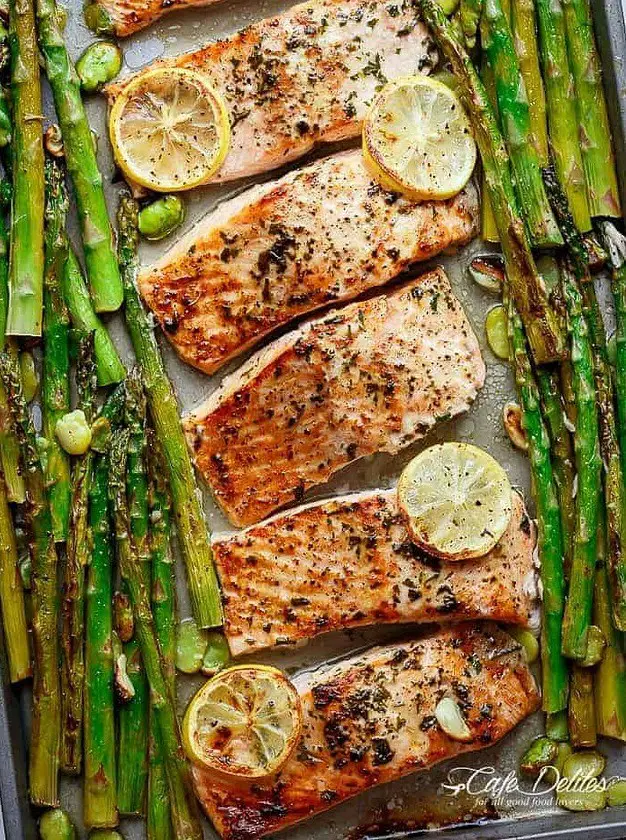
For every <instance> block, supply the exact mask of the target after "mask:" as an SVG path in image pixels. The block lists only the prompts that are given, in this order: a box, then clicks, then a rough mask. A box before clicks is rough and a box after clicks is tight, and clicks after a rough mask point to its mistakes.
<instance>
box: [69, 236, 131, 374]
mask: <svg viewBox="0 0 626 840" xmlns="http://www.w3.org/2000/svg"><path fill="white" fill-rule="evenodd" d="M63 296H64V297H65V303H66V305H67V308H68V309H69V312H70V318H71V320H72V324H73V325H74V327H75V328H76V329H78V330H80V331H81V332H85V333H88V332H92V333H94V342H95V354H96V370H97V373H98V385H100V386H101V387H106V386H107V385H116V384H117V383H118V382H121V381H122V380H123V379H124V377H125V376H126V370H125V369H124V365H123V364H122V362H121V361H120V357H119V355H118V353H117V350H116V349H115V344H114V343H113V341H112V340H111V336H110V335H109V331H108V330H107V328H106V327H105V325H104V324H103V323H102V321H101V320H100V319H99V318H98V316H97V315H96V313H95V311H94V308H93V305H92V303H91V298H90V297H89V290H88V289H87V284H86V283H85V280H84V278H83V272H82V270H81V267H80V264H79V262H78V258H77V257H76V254H75V253H74V250H73V249H72V248H71V247H70V249H69V252H68V256H67V261H66V263H65V271H64V272H63Z"/></svg>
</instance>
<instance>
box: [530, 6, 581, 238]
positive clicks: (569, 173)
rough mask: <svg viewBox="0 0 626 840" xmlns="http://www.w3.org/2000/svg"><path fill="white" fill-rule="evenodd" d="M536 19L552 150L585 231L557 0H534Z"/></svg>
mask: <svg viewBox="0 0 626 840" xmlns="http://www.w3.org/2000/svg"><path fill="white" fill-rule="evenodd" d="M537 19H538V23H539V34H540V54H541V63H542V66H543V79H544V82H545V86H546V100H547V104H548V127H549V134H550V144H551V147H552V153H553V155H554V160H555V164H556V170H557V174H558V176H559V180H560V182H561V184H562V185H563V189H564V190H565V193H566V195H567V199H568V201H569V205H570V207H571V209H572V213H573V214H574V219H575V221H576V226H577V227H578V229H579V230H580V231H582V232H583V233H585V232H586V231H588V230H590V229H591V218H590V215H589V202H588V198H587V186H586V183H585V172H584V168H583V161H582V153H581V151H580V137H579V134H578V114H577V112H576V92H575V90H574V80H573V78H572V74H571V72H570V69H569V61H568V56H567V44H566V39H565V19H564V17H563V7H562V5H561V0H537Z"/></svg>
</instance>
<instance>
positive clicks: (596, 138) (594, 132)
mask: <svg viewBox="0 0 626 840" xmlns="http://www.w3.org/2000/svg"><path fill="white" fill-rule="evenodd" d="M563 11H564V13H565V31H566V34H567V48H568V55H569V63H570V67H571V70H572V75H573V77H574V85H575V89H576V97H575V102H576V106H577V108H578V122H579V124H578V136H579V138H580V147H581V149H582V156H583V165H584V169H585V177H586V181H587V193H588V197H589V209H590V211H591V215H592V216H615V217H618V218H619V217H620V216H621V214H622V213H621V209H620V200H619V188H618V185H617V174H616V172H615V159H614V157H613V144H612V142H611V129H610V127H609V115H608V113H607V108H606V99H605V97H604V88H603V86H602V71H601V68H600V57H599V55H598V50H597V48H596V42H595V38H594V34H593V20H592V18H591V6H590V3H589V0H563Z"/></svg>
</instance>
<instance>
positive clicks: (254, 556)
mask: <svg viewBox="0 0 626 840" xmlns="http://www.w3.org/2000/svg"><path fill="white" fill-rule="evenodd" d="M397 495H398V494H397V491H396V489H395V488H394V489H392V490H378V491H367V492H364V493H354V494H351V495H349V496H341V497H339V498H335V499H329V500H326V501H323V502H315V503H313V504H311V505H306V506H304V507H301V508H298V509H297V510H294V511H289V512H288V513H284V514H279V515H278V516H275V517H274V518H273V519H269V520H268V521H267V522H262V523H261V524H260V525H254V526H253V527H252V528H249V529H248V530H246V531H243V532H241V533H239V534H234V535H232V536H227V537H222V538H220V537H217V538H216V539H215V540H214V542H213V552H214V557H215V563H216V565H217V569H218V574H219V577H220V583H221V585H222V595H223V601H224V632H225V635H226V638H227V640H228V645H229V647H230V651H231V653H232V654H233V656H239V655H241V654H245V653H253V652H257V651H259V650H262V649H264V648H269V647H274V646H277V645H294V644H297V643H299V642H303V641H305V640H307V639H311V638H313V637H314V636H317V635H319V634H320V633H326V632H329V631H331V630H345V629H348V628H351V627H360V626H363V625H367V624H389V623H401V622H439V623H441V622H453V621H467V620H476V619H483V620H486V619H491V620H493V621H500V622H503V623H510V624H517V625H522V626H528V625H529V624H532V623H534V619H535V617H536V608H537V587H536V580H535V574H536V572H535V568H534V561H533V553H534V549H535V542H536V535H535V528H534V526H533V524H532V523H531V521H530V519H529V517H528V515H527V513H526V510H525V508H524V502H523V501H522V498H521V496H519V494H517V493H514V494H513V500H514V503H513V513H512V516H511V521H510V523H509V526H508V528H507V530H506V532H505V533H504V535H503V537H502V539H501V540H500V542H499V543H498V544H497V545H496V546H495V548H494V549H493V550H492V551H490V552H489V554H487V555H486V556H485V557H481V558H480V559H478V560H469V561H465V562H461V563H458V562H457V563H445V562H443V561H439V560H435V559H434V558H432V557H428V555H426V554H425V553H424V552H423V551H421V550H420V549H419V548H417V546H415V545H414V544H413V543H412V542H411V540H410V538H409V535H408V533H407V530H406V526H405V524H404V519H403V517H402V515H401V513H400V510H399V507H398V499H397Z"/></svg>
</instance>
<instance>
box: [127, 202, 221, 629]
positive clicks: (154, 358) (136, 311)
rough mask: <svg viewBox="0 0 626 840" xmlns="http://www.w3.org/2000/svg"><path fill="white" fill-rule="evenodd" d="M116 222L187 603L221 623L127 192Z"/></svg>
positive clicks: (207, 623)
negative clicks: (143, 291) (144, 298)
mask: <svg viewBox="0 0 626 840" xmlns="http://www.w3.org/2000/svg"><path fill="white" fill-rule="evenodd" d="M118 223H119V237H120V266H121V270H122V280H123V283H124V304H125V315H126V324H127V326H128V330H129V332H130V336H131V340H132V343H133V347H134V349H135V355H136V356H137V360H138V362H139V365H140V366H141V370H142V374H143V381H144V386H145V389H146V394H147V397H148V404H149V407H150V413H151V417H152V421H153V423H154V428H155V431H156V435H157V439H158V441H159V444H160V446H161V448H162V450H163V454H164V457H165V462H166V464H167V470H168V474H169V480H170V489H171V493H172V503H173V509H174V519H175V521H176V526H177V534H178V539H179V541H180V547H181V552H182V555H183V560H184V561H185V566H186V568H187V581H188V585H189V594H190V596H191V606H192V610H193V614H194V616H195V618H196V621H197V622H198V624H199V625H200V626H202V627H213V626H217V625H219V624H221V623H222V605H221V599H220V591H219V584H218V582H217V576H216V574H215V567H214V565H213V557H212V553H211V546H210V543H209V536H208V531H207V525H206V522H205V519H204V512H203V510H202V503H201V497H200V494H199V491H198V487H197V485H196V480H195V476H194V472H193V466H192V464H191V458H190V457H189V450H188V449H187V443H186V441H185V436H184V434H183V431H182V429H181V426H180V417H179V414H178V406H177V403H176V397H175V395H174V391H173V390H172V386H171V383H170V381H169V379H168V378H167V374H166V372H165V368H164V367H163V360H162V359H161V353H160V351H159V346H158V344H157V342H156V338H155V335H154V330H153V328H152V324H151V322H150V321H149V319H148V317H147V315H146V313H145V310H144V308H143V305H142V303H141V300H140V298H139V293H138V291H137V287H136V285H135V274H136V268H137V236H138V234H137V203H136V202H135V201H134V200H133V199H132V198H131V197H130V196H124V197H123V198H122V200H121V203H120V208H119V213H118Z"/></svg>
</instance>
